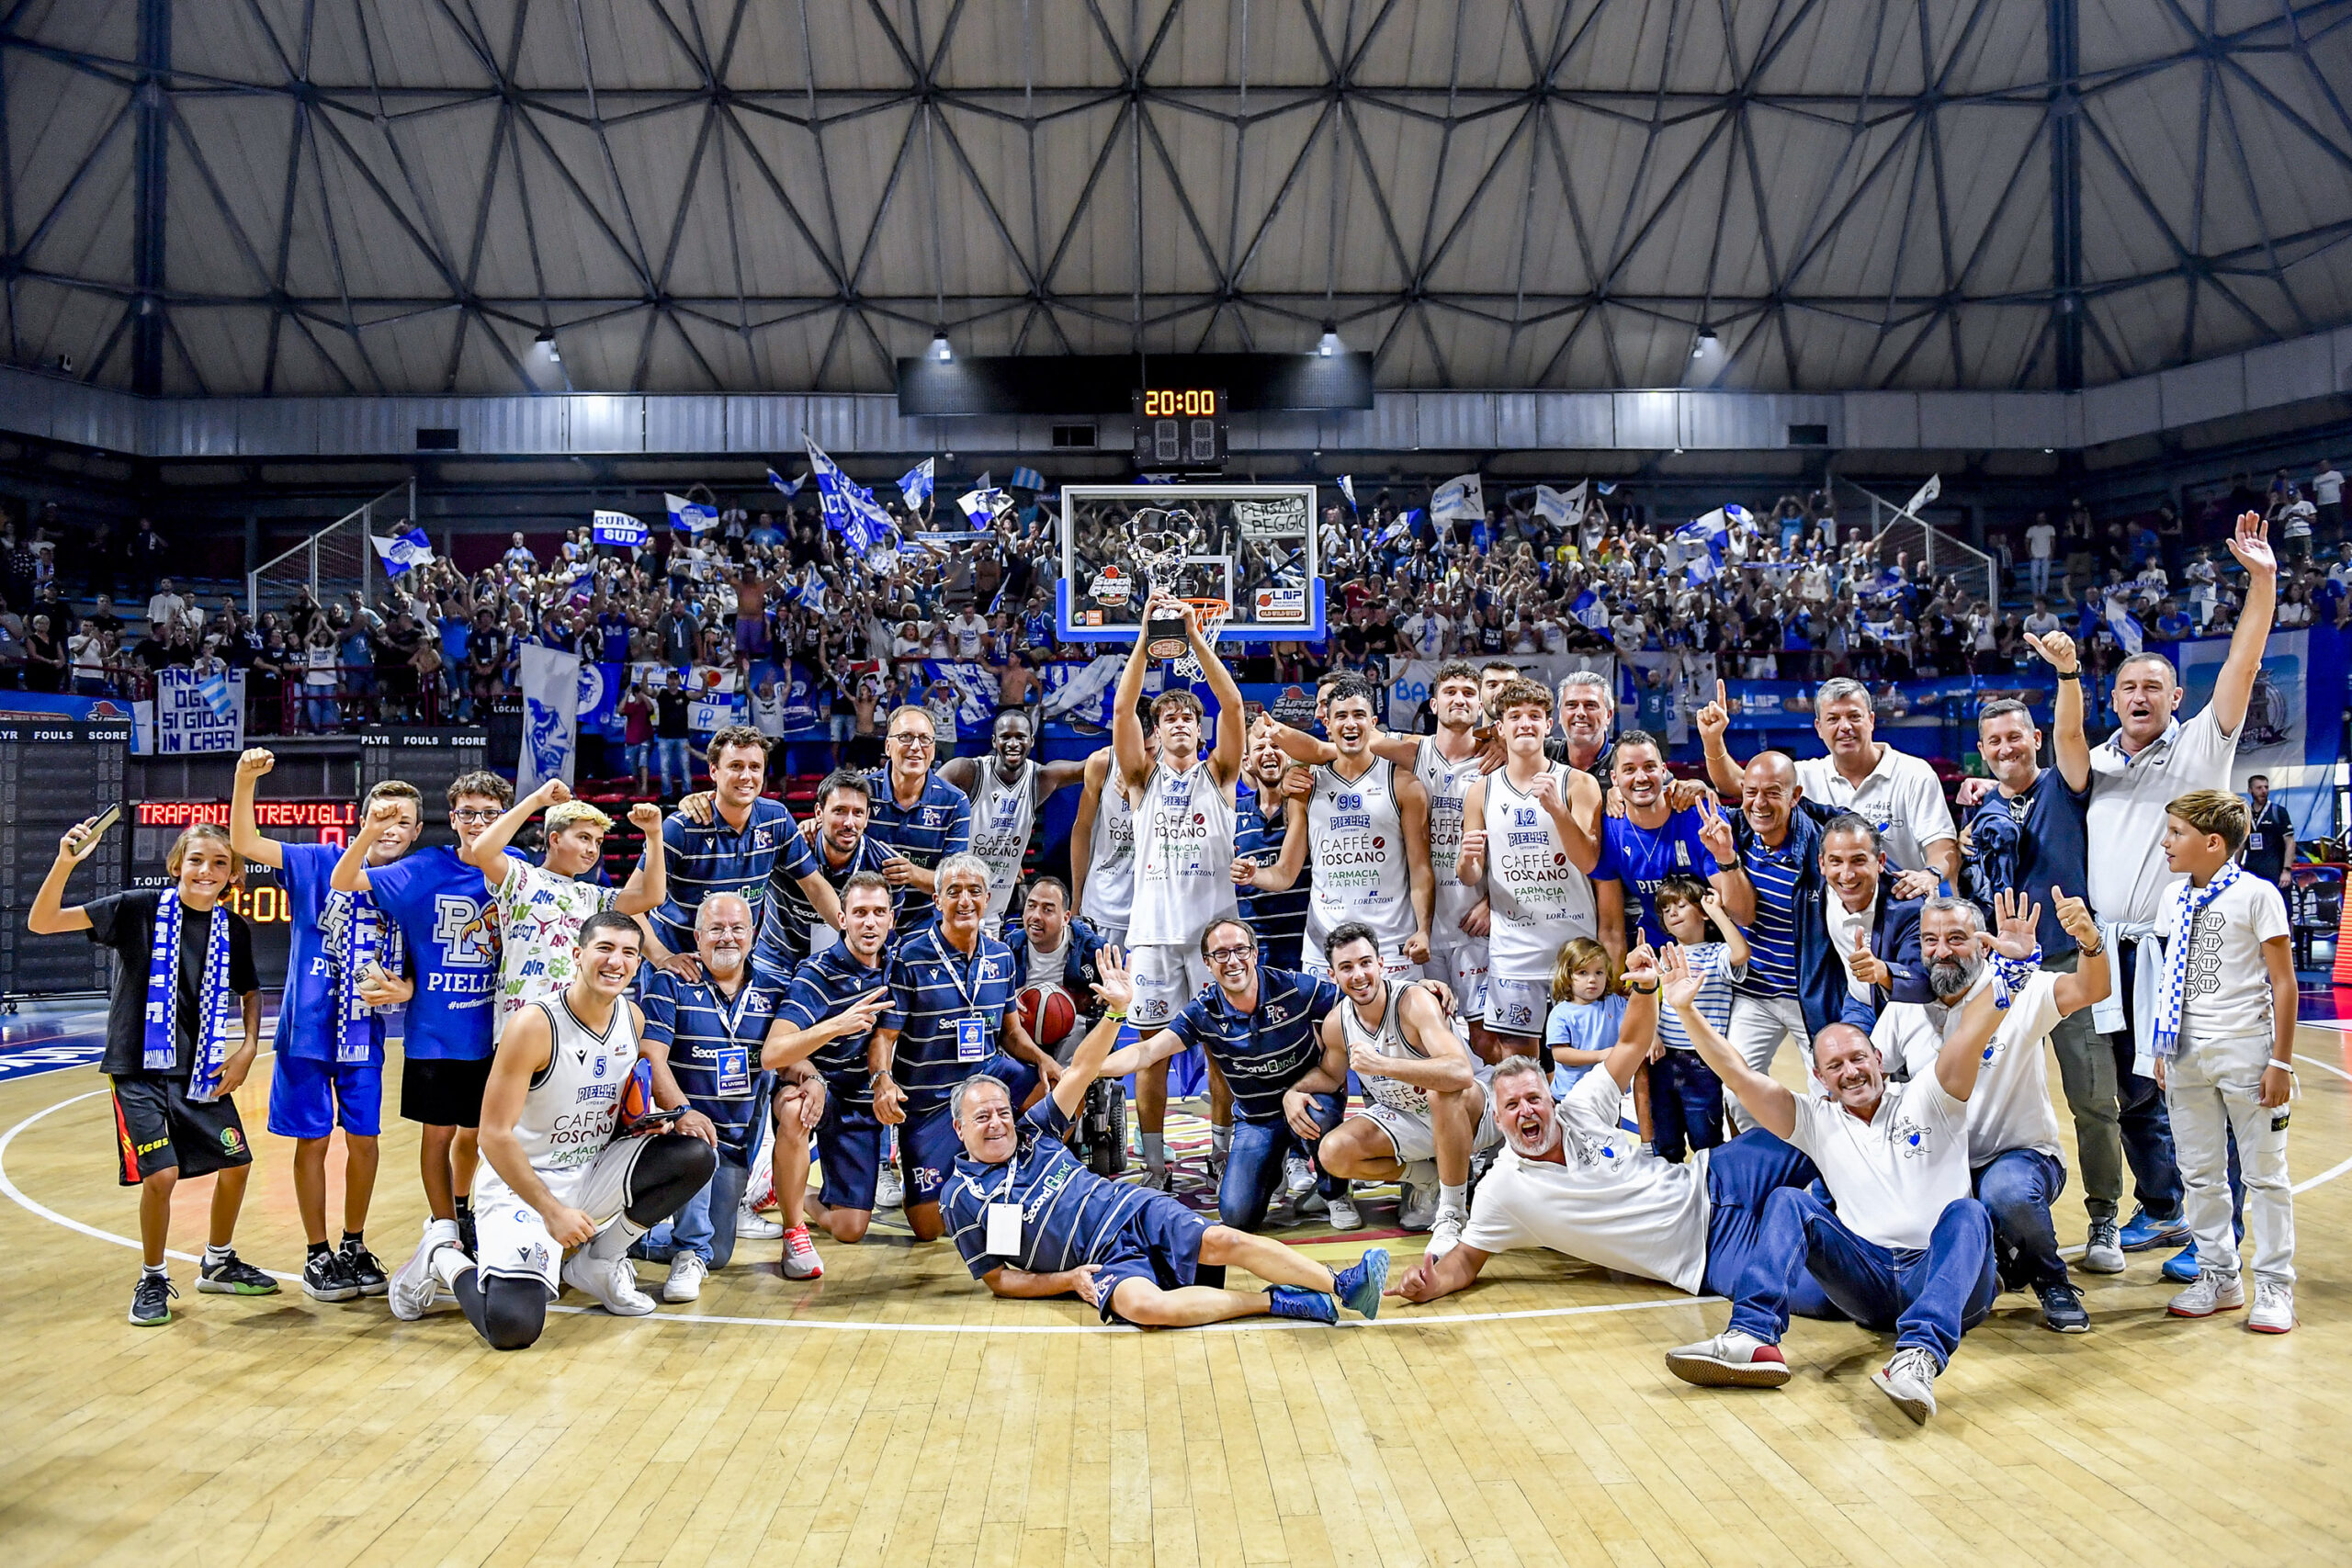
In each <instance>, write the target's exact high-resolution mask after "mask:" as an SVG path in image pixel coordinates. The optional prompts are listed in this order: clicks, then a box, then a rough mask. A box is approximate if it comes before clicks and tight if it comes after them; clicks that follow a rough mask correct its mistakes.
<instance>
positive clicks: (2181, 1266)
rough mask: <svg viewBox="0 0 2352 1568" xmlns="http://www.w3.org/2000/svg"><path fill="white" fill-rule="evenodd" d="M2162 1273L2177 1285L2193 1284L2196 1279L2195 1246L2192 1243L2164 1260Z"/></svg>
mask: <svg viewBox="0 0 2352 1568" xmlns="http://www.w3.org/2000/svg"><path fill="white" fill-rule="evenodd" d="M2163 1273H2164V1277H2165V1279H2167V1280H2171V1281H2172V1282H2173V1283H2175V1284H2177V1285H2187V1284H2193V1283H2194V1282H2195V1281H2196V1279H2197V1244H2196V1243H2195V1242H2193V1241H2192V1242H2190V1243H2189V1244H2188V1246H2187V1247H2182V1248H2181V1249H2180V1250H2179V1251H2178V1252H2176V1253H2174V1254H2173V1255H2172V1256H2171V1257H2170V1258H2165V1266H2164V1269H2163Z"/></svg>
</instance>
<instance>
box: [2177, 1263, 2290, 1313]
mask: <svg viewBox="0 0 2352 1568" xmlns="http://www.w3.org/2000/svg"><path fill="white" fill-rule="evenodd" d="M2244 1305H2245V1280H2241V1279H2239V1278H2238V1277H2237V1276H2236V1275H2235V1274H2224V1273H2222V1272H2221V1271H2220V1270H2219V1269H2200V1270H2199V1272H2198V1275H2197V1279H2196V1281H2195V1282H2194V1283H2193V1284H2191V1285H2190V1286H2189V1287H2188V1289H2187V1290H2185V1291H2183V1292H2180V1293H2179V1294H2178V1295H2177V1296H2175V1297H2173V1299H2172V1300H2170V1301H2168V1302H2166V1303H2165V1311H2166V1312H2168V1313H2170V1314H2172V1315H2173V1316H2175V1317H2211V1316H2212V1315H2213V1314H2215V1313H2217V1312H2235V1311H2237V1310H2238V1309H2239V1308H2240V1307H2242V1306H2244ZM2293 1310H2294V1307H2293V1303H2292V1302H2291V1301H2290V1303H2289V1305H2288V1311H2289V1312H2290V1314H2291V1313H2292V1312H2293Z"/></svg>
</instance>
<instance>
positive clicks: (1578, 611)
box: [1568, 588, 1609, 631]
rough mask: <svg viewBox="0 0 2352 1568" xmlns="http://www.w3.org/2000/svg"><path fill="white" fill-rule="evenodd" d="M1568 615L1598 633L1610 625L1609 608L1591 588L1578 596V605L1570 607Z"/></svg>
mask: <svg viewBox="0 0 2352 1568" xmlns="http://www.w3.org/2000/svg"><path fill="white" fill-rule="evenodd" d="M1568 614H1569V615H1574V616H1575V617H1576V618H1577V621H1578V622H1580V623H1582V624H1583V625H1585V626H1590V627H1592V628H1593V629H1594V630H1596V631H1598V630H1599V629H1600V628H1601V627H1602V626H1607V625H1608V624H1609V606H1608V605H1606V604H1602V603H1601V601H1600V594H1598V593H1596V592H1593V591H1592V590H1591V589H1589V588H1588V589H1586V590H1585V591H1584V592H1581V593H1579V594H1577V597H1576V603H1575V604H1570V605H1569V606H1568Z"/></svg>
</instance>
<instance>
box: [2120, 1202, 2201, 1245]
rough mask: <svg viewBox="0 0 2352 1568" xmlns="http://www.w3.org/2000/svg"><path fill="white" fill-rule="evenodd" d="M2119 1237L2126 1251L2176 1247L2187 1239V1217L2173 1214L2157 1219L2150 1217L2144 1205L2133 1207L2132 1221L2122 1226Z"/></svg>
mask: <svg viewBox="0 0 2352 1568" xmlns="http://www.w3.org/2000/svg"><path fill="white" fill-rule="evenodd" d="M2121 1239H2122V1242H2123V1250H2124V1251H2126V1252H2146V1251H2147V1250H2149V1249H2150V1248H2151V1247H2178V1246H2179V1245H2180V1244H2181V1243H2183V1242H2185V1241H2187V1240H2188V1217H2187V1216H2186V1215H2183V1214H2175V1215H2174V1216H2173V1217H2172V1218H2171V1219H2168V1220H2159V1219H2154V1218H2152V1217H2150V1215H2149V1213H2148V1211H2147V1209H2146V1208H2145V1207H2142V1208H2139V1209H2135V1210H2133V1211H2132V1213H2131V1224H2127V1225H2125V1226H2124V1227H2123V1235H2122V1238H2121Z"/></svg>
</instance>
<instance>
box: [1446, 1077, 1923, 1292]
mask: <svg viewBox="0 0 2352 1568" xmlns="http://www.w3.org/2000/svg"><path fill="white" fill-rule="evenodd" d="M1796 1112H1797V1114H1796V1126H1795V1128H1794V1129H1793V1132H1794V1134H1795V1135H1794V1136H1792V1137H1791V1138H1790V1139H1789V1142H1790V1143H1792V1144H1793V1145H1796V1146H1797V1147H1798V1148H1799V1149H1801V1150H1803V1151H1804V1153H1805V1154H1807V1155H1810V1156H1812V1157H1813V1163H1814V1164H1815V1166H1817V1167H1819V1168H1820V1170H1821V1179H1822V1180H1823V1181H1824V1182H1826V1183H1827V1185H1828V1188H1829V1195H1830V1196H1831V1197H1832V1198H1835V1199H1836V1200H1837V1201H1838V1219H1840V1220H1842V1221H1844V1222H1845V1224H1846V1228H1847V1229H1849V1230H1850V1231H1852V1232H1853V1233H1854V1234H1855V1235H1858V1236H1860V1237H1861V1238H1862V1239H1863V1240H1864V1241H1869V1242H1875V1243H1877V1244H1878V1245H1879V1246H1881V1247H1908V1248H1911V1249H1913V1250H1915V1251H1917V1250H1921V1249H1924V1248H1925V1247H1927V1245H1928V1239H1929V1237H1930V1235H1932V1234H1933V1233H1934V1231H1935V1228H1936V1222H1937V1221H1938V1220H1939V1219H1940V1218H1942V1217H1943V1212H1944V1208H1945V1206H1946V1205H1947V1204H1950V1203H1953V1202H1956V1201H1959V1200H1960V1199H1962V1198H1965V1197H1967V1196H1968V1195H1969V1183H1968V1106H1967V1104H1966V1103H1965V1102H1964V1101H1962V1100H1954V1099H1953V1098H1952V1097H1951V1095H1949V1094H1946V1093H1945V1092H1944V1086H1943V1085H1942V1084H1940V1083H1938V1082H1937V1081H1936V1075H1935V1074H1934V1073H1933V1072H1932V1071H1931V1072H1928V1073H1926V1074H1924V1075H1922V1076H1921V1077H1916V1078H1914V1079H1912V1080H1911V1081H1910V1082H1909V1083H1905V1084H1896V1083H1890V1084H1888V1085H1887V1086H1886V1093H1885V1095H1884V1097H1883V1098H1882V1099H1881V1100H1879V1102H1878V1114H1877V1115H1875V1116H1873V1117H1871V1120H1869V1121H1868V1122H1863V1121H1860V1119H1858V1118H1857V1117H1855V1116H1854V1115H1853V1113H1852V1112H1850V1111H1848V1110H1847V1109H1846V1108H1845V1107H1844V1106H1842V1105H1839V1104H1838V1103H1837V1102H1836V1101H1835V1100H1831V1099H1830V1098H1829V1097H1828V1096H1827V1095H1826V1094H1817V1095H1812V1096H1800V1097H1799V1098H1798V1100H1797V1102H1796ZM1493 1179H1494V1178H1493V1176H1492V1175H1491V1174H1490V1175H1489V1176H1488V1177H1487V1180H1489V1181H1491V1180H1493ZM1480 1190H1481V1191H1484V1190H1485V1189H1484V1188H1483V1187H1482V1188H1481V1189H1480ZM1467 1239H1468V1237H1467V1236H1466V1235H1465V1236H1464V1240H1467Z"/></svg>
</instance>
